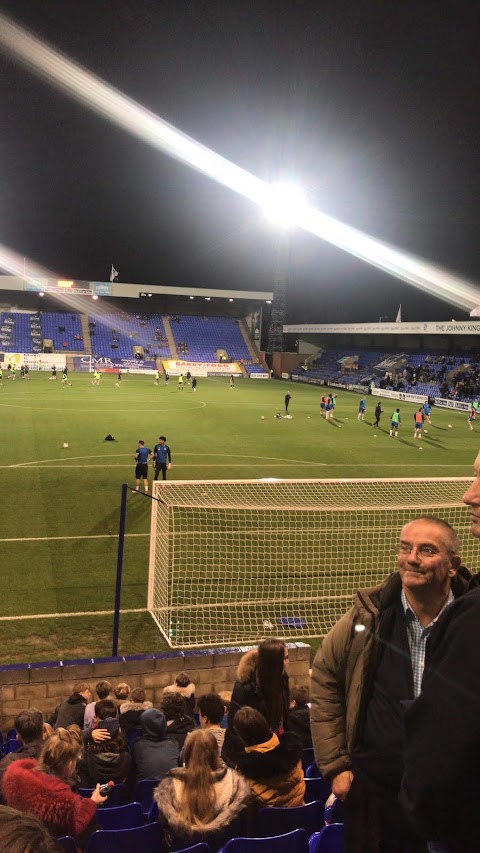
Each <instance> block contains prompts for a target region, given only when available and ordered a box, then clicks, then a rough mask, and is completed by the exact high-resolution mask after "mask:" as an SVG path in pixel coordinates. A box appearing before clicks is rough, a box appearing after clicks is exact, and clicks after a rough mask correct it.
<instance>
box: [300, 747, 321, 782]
mask: <svg viewBox="0 0 480 853" xmlns="http://www.w3.org/2000/svg"><path fill="white" fill-rule="evenodd" d="M314 761H315V755H314V753H313V747H307V748H306V749H304V750H303V753H302V767H303V772H304V773H305V771H306V769H307V767H308V766H309V765H310V764H313V763H314ZM319 775H320V774H319V773H317V776H319Z"/></svg>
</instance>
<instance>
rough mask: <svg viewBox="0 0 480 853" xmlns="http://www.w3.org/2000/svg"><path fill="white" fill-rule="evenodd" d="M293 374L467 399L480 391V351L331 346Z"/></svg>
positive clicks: (323, 381)
mask: <svg viewBox="0 0 480 853" xmlns="http://www.w3.org/2000/svg"><path fill="white" fill-rule="evenodd" d="M352 364H354V365H356V366H355V367H353V369H352ZM292 375H296V376H298V377H305V378H306V379H307V381H308V379H310V380H312V379H314V380H316V381H317V382H319V383H327V384H328V383H335V384H336V385H345V386H347V385H350V384H352V383H353V384H355V385H365V386H367V385H369V384H370V383H371V382H374V383H375V386H376V387H377V388H386V389H390V390H395V391H405V392H410V393H413V394H423V395H425V396H428V397H447V398H451V399H458V400H465V401H471V400H473V399H475V398H477V397H478V396H479V395H480V360H479V355H478V353H467V352H466V353H464V354H463V355H461V356H458V355H457V356H453V355H451V356H447V355H440V354H439V353H438V352H435V351H432V352H426V351H424V352H422V353H410V354H409V353H406V352H398V353H385V352H379V351H378V350H358V349H348V350H347V349H345V348H341V347H337V348H333V347H332V348H331V349H329V350H325V351H324V352H323V353H322V354H321V356H320V357H318V358H316V359H314V360H313V361H312V362H311V363H310V365H308V367H300V368H296V369H295V370H293V371H292Z"/></svg>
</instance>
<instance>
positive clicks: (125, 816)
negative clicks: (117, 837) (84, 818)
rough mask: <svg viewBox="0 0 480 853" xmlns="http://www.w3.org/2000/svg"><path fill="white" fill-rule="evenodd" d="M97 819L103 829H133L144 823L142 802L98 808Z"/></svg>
mask: <svg viewBox="0 0 480 853" xmlns="http://www.w3.org/2000/svg"><path fill="white" fill-rule="evenodd" d="M97 820H98V823H99V824H100V826H101V827H102V829H133V828H134V827H136V826H143V823H144V820H143V812H142V807H141V805H140V803H127V805H126V806H114V807H113V808H108V809H107V808H103V809H97Z"/></svg>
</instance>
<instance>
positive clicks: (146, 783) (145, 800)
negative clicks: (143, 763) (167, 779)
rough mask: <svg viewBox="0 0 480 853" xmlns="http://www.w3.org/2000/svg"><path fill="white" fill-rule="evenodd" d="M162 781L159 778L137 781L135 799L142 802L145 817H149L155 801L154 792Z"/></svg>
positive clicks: (134, 791) (134, 790)
mask: <svg viewBox="0 0 480 853" xmlns="http://www.w3.org/2000/svg"><path fill="white" fill-rule="evenodd" d="M159 784H160V782H159V781H158V779H142V780H141V781H140V782H137V784H136V785H135V787H134V789H133V799H134V800H135V802H136V803H140V804H141V806H142V811H143V814H144V816H145V817H147V815H148V813H149V811H150V809H151V807H152V803H153V792H154V790H155V788H157V787H158V785H159Z"/></svg>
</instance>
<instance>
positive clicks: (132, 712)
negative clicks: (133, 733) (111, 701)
mask: <svg viewBox="0 0 480 853" xmlns="http://www.w3.org/2000/svg"><path fill="white" fill-rule="evenodd" d="M151 707H152V703H151V702H148V701H146V702H132V700H131V699H129V700H128V701H127V702H122V704H121V705H120V708H119V712H120V728H121V729H122V731H123V732H128V730H129V729H134V728H136V727H137V726H139V725H140V717H141V716H142V714H143V712H144V711H147V710H148V708H151Z"/></svg>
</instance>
